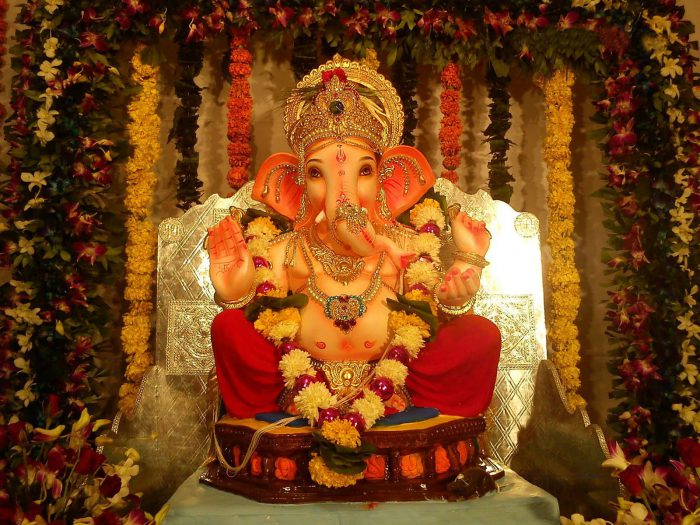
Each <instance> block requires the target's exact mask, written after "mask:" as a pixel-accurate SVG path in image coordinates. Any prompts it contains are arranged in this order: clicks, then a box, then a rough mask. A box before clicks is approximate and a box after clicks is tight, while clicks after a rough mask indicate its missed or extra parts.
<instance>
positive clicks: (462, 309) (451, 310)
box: [433, 291, 476, 315]
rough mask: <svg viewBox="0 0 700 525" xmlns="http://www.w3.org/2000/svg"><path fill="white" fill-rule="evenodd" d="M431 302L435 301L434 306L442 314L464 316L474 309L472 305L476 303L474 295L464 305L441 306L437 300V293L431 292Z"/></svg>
mask: <svg viewBox="0 0 700 525" xmlns="http://www.w3.org/2000/svg"><path fill="white" fill-rule="evenodd" d="M433 300H434V301H435V305H436V306H437V307H438V308H439V309H440V310H441V311H443V312H445V313H446V314H449V315H464V314H466V313H468V312H469V310H471V309H472V308H473V307H474V303H475V302H476V294H474V296H473V297H472V298H471V299H469V300H468V301H467V302H466V303H464V304H463V305H462V306H449V305H446V304H442V303H441V302H440V299H438V296H437V292H435V291H433Z"/></svg>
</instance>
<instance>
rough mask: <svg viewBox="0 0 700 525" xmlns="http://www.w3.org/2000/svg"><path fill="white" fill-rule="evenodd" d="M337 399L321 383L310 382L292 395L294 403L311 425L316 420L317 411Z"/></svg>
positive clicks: (332, 403)
mask: <svg viewBox="0 0 700 525" xmlns="http://www.w3.org/2000/svg"><path fill="white" fill-rule="evenodd" d="M337 402H338V399H337V398H336V396H335V395H333V394H331V393H330V391H329V390H328V388H327V387H326V385H325V384H323V383H311V384H310V385H309V386H307V387H306V388H305V389H304V390H302V391H301V392H299V393H298V394H297V395H296V396H295V397H294V404H295V405H296V407H297V410H298V411H299V414H301V415H302V416H303V417H305V418H306V419H308V420H309V424H311V425H313V424H314V423H316V420H318V411H319V410H320V409H323V408H329V407H332V406H333V405H335V404H336V403H337Z"/></svg>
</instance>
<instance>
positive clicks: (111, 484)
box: [100, 475, 122, 498]
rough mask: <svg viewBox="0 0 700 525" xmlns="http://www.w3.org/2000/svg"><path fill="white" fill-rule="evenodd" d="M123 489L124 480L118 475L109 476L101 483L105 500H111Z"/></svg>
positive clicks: (101, 490)
mask: <svg viewBox="0 0 700 525" xmlns="http://www.w3.org/2000/svg"><path fill="white" fill-rule="evenodd" d="M121 488H122V480H121V478H120V477H119V476H117V475H112V476H107V477H105V479H104V480H103V481H102V483H100V493H101V494H102V495H103V496H104V497H105V498H111V497H112V496H114V495H115V494H116V493H117V492H119V491H120V490H121Z"/></svg>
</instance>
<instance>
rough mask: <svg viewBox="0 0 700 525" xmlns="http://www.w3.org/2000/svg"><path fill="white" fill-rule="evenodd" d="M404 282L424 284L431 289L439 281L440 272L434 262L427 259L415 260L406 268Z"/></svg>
mask: <svg viewBox="0 0 700 525" xmlns="http://www.w3.org/2000/svg"><path fill="white" fill-rule="evenodd" d="M406 282H407V283H408V284H409V285H410V284H418V283H422V284H424V285H425V286H426V287H427V288H428V289H429V290H432V289H433V288H434V287H435V285H436V284H438V283H439V282H440V273H439V272H438V271H437V269H436V268H435V264H433V263H431V262H427V261H416V262H414V263H412V264H411V265H410V266H409V267H408V268H407V269H406Z"/></svg>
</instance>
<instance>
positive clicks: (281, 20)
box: [267, 0, 294, 28]
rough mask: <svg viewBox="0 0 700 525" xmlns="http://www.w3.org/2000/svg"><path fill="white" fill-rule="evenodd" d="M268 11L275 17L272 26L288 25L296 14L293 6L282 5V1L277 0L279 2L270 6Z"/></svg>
mask: <svg viewBox="0 0 700 525" xmlns="http://www.w3.org/2000/svg"><path fill="white" fill-rule="evenodd" d="M267 12H268V13H270V14H271V15H273V16H274V17H275V18H274V20H273V21H272V27H280V26H282V27H285V28H286V27H287V23H289V19H291V18H292V17H293V16H294V9H292V8H291V7H282V2H281V1H280V0H277V4H275V6H274V7H269V8H268V9H267Z"/></svg>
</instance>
